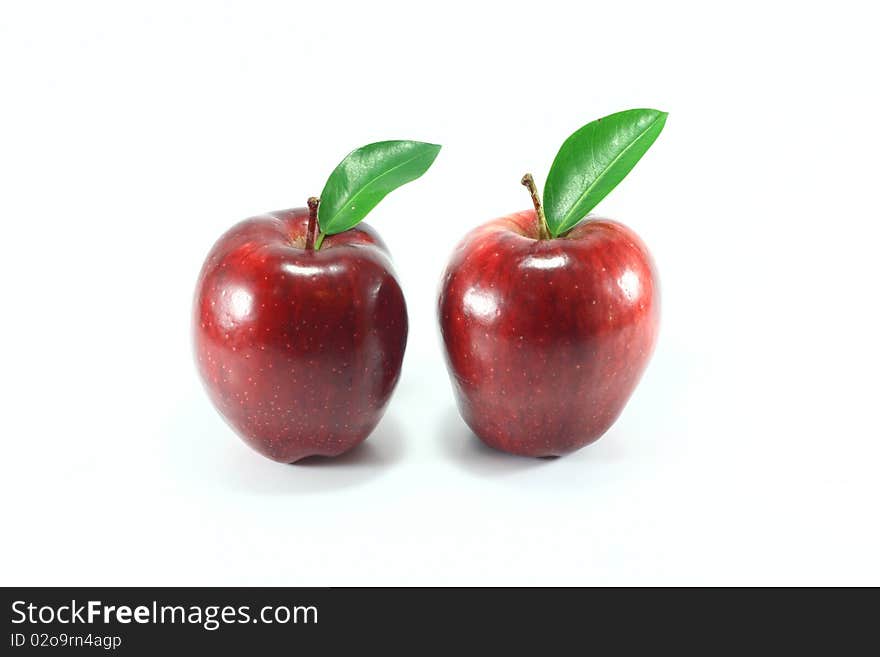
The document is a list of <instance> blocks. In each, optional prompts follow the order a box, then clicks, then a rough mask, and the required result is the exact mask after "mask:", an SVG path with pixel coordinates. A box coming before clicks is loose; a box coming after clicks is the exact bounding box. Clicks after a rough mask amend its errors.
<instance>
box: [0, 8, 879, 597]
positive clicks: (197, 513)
mask: <svg viewBox="0 0 880 657" xmlns="http://www.w3.org/2000/svg"><path fill="white" fill-rule="evenodd" d="M462 4H463V5H464V6H458V5H456V4H454V3H436V4H432V5H427V4H424V3H416V2H399V3H391V2H381V1H373V2H357V3H354V2H353V3H350V4H345V5H343V4H340V3H333V2H309V3H291V2H287V3H261V2H253V1H249V2H240V3H218V2H206V3H188V2H173V3H161V2H144V3H116V2H106V3H97V2H76V3H71V2H54V3H53V2H5V3H4V4H3V8H2V10H0V73H2V78H0V94H2V96H3V100H2V102H0V181H2V183H0V185H2V192H0V224H2V228H3V230H2V245H3V249H2V257H0V274H2V301H0V308H2V324H0V332H2V341H0V342H2V362H0V387H2V391H0V392H2V396H0V399H2V423H3V424H2V450H3V451H2V458H0V468H2V470H0V486H2V488H0V494H2V526H3V534H4V539H3V541H2V546H0V551H2V559H0V579H2V583H3V584H7V585H11V584H21V585H25V584H28V585H49V584H95V585H98V584H102V585H128V584H152V585H159V584H169V585H170V584H179V585H195V584H206V585H208V584H210V585H224V584H232V585H238V584H255V585H263V584H265V585H282V584H284V585H341V584H874V585H877V584H880V563H878V559H877V554H878V552H880V531H878V523H877V516H878V513H877V506H878V501H880V484H878V481H877V471H878V461H880V440H878V439H880V431H878V422H877V418H876V412H875V411H876V408H877V404H878V391H880V386H878V378H877V371H878V366H880V351H878V347H877V336H878V332H880V322H878V319H880V318H878V291H877V287H878V282H880V274H878V258H877V244H878V240H880V230H878V228H877V226H878V219H880V217H878V210H877V195H878V191H880V170H878V166H877V162H878V158H877V152H878V147H880V138H878V130H877V123H878V120H880V118H878V117H880V103H878V90H877V89H878V86H877V62H878V61H880V47H878V42H877V38H876V16H874V17H872V16H871V15H870V14H869V12H871V11H872V10H871V9H870V4H869V3H862V2H847V1H843V0H841V1H838V2H834V3H810V2H806V3H805V2H791V3H785V2H768V1H767V0H762V1H760V2H738V3H728V4H727V5H726V6H724V7H721V6H719V5H718V4H717V3H700V2H694V3H684V2H663V3H659V2H639V3H635V2H603V3H593V2H577V3H575V2H548V1H546V0H542V1H541V2H537V1H533V2H530V3H520V2H511V1H506V2H497V3H477V2H470V3H462ZM639 106H649V107H657V108H659V109H664V110H667V111H669V112H670V116H669V120H668V123H667V126H666V129H665V131H664V132H663V134H662V135H661V136H660V138H659V139H658V141H657V142H656V144H655V145H654V147H653V148H652V149H651V151H650V152H649V153H648V154H647V155H646V157H645V158H644V159H643V160H642V162H641V163H640V164H639V165H638V166H637V167H636V169H635V170H634V171H633V173H632V174H631V176H630V177H629V178H627V180H626V181H624V182H623V183H622V184H621V186H620V187H618V189H617V190H616V191H615V192H614V193H612V195H611V196H610V197H608V198H607V199H606V200H605V201H604V202H603V203H602V204H601V205H600V206H599V208H598V211H599V212H600V213H601V214H603V215H605V216H610V217H613V218H616V219H618V220H620V221H623V222H624V223H626V224H628V225H630V226H631V227H632V228H634V229H635V230H636V231H637V232H638V233H639V234H640V235H641V236H642V238H643V239H644V240H645V241H646V243H647V244H648V245H649V246H650V248H651V249H652V251H653V254H654V256H655V259H656V261H657V263H658V267H659V270H660V274H661V281H662V286H663V293H664V297H663V300H664V306H663V320H662V328H661V336H660V341H659V345H658V349H657V352H656V354H655V357H654V359H653V361H652V363H651V365H650V367H649V369H648V371H647V373H646V375H645V378H644V379H643V381H642V383H641V385H640V387H639V388H638V390H637V391H636V393H635V395H634V396H633V398H632V400H631V402H630V403H629V405H628V407H627V408H626V410H625V411H624V414H623V416H622V417H621V418H620V420H619V421H618V422H617V424H616V425H615V426H614V427H613V428H612V429H611V430H610V431H609V432H608V433H607V434H606V436H605V437H604V438H603V439H602V440H600V441H599V442H598V443H596V444H595V445H593V446H591V447H588V448H586V449H584V450H581V451H580V452H577V453H575V454H573V455H570V456H568V457H565V458H562V459H558V460H554V461H540V460H530V459H523V458H516V457H511V456H508V455H505V454H501V453H497V452H493V451H491V450H489V449H488V448H484V447H482V446H481V444H480V443H478V442H477V441H476V439H475V438H474V437H473V436H472V435H471V434H470V433H469V432H468V431H467V429H466V428H465V426H464V424H463V423H462V421H461V420H460V419H459V416H458V414H457V411H456V410H455V408H454V403H453V397H452V391H451V388H450V386H449V382H448V379H447V376H446V372H445V367H444V364H443V360H442V352H441V344H440V340H439V335H438V331H437V328H436V319H435V309H434V305H435V302H436V292H437V285H438V281H439V278H440V274H441V272H442V269H443V267H444V264H445V261H446V258H447V257H448V255H449V253H450V251H451V249H452V247H453V246H454V244H455V243H456V242H457V241H458V240H459V239H460V238H461V237H462V236H463V235H464V233H465V232H466V231H467V230H469V229H470V228H472V227H474V226H476V225H478V224H479V223H482V222H484V221H487V220H489V219H492V218H494V217H496V216H499V215H502V214H505V213H507V212H509V211H514V210H519V209H524V208H527V207H529V200H528V197H527V194H526V192H525V190H523V188H522V187H520V185H519V179H520V177H521V175H522V174H523V173H524V172H525V171H533V172H534V173H535V175H536V177H537V178H538V181H539V183H541V184H543V180H544V177H545V176H546V173H547V170H548V168H549V165H550V163H551V161H552V159H553V156H554V155H555V153H556V150H557V149H558V147H559V145H560V144H561V143H562V141H563V140H564V138H565V137H566V136H568V134H569V133H571V132H572V131H574V130H575V129H576V128H578V127H580V126H581V125H582V124H583V123H586V122H587V121H589V120H592V119H594V118H597V117H599V116H603V115H605V114H609V113H611V112H614V111H617V110H620V109H625V108H629V107H639ZM394 138H405V139H420V140H426V141H434V142H437V143H441V144H443V145H444V149H443V151H442V152H441V154H440V156H439V157H438V159H437V161H436V163H435V165H434V167H433V168H432V169H431V170H430V171H429V172H428V173H427V174H426V175H425V176H424V177H423V178H422V179H420V180H419V181H417V182H415V183H413V184H411V185H409V186H407V187H405V188H403V189H401V190H399V191H397V192H395V193H394V194H392V195H391V196H389V197H388V199H386V200H385V201H384V202H383V203H382V204H381V205H380V206H379V207H377V208H376V210H375V211H374V212H373V214H372V215H371V217H370V218H369V219H368V221H369V222H370V223H371V224H372V225H373V226H375V227H376V228H377V229H378V230H379V231H380V232H381V233H382V235H383V237H384V238H385V240H386V241H387V243H388V244H389V246H390V248H391V250H392V252H393V254H394V257H395V261H396V266H397V271H398V274H399V276H400V278H401V280H402V284H403V287H404V292H405V293H406V297H407V301H408V304H409V313H410V323H411V329H410V340H409V346H408V350H407V353H406V358H405V362H404V368H403V374H402V379H401V383H400V386H399V388H398V390H397V392H396V394H395V396H394V398H393V400H392V403H391V406H390V408H389V411H388V413H387V415H386V416H385V419H384V420H383V421H382V423H381V424H380V426H379V427H378V429H377V430H376V432H375V433H374V435H373V436H372V437H371V438H370V439H369V440H368V441H367V443H366V444H365V445H364V446H363V447H362V448H360V449H358V450H356V451H355V452H353V453H352V454H350V455H349V456H347V457H343V458H341V459H339V460H338V461H336V462H325V463H319V464H309V465H304V466H286V465H280V464H276V463H273V462H270V461H268V460H265V459H263V458H262V457H260V456H258V455H257V454H256V453H254V452H251V451H250V450H249V449H248V448H246V447H245V446H244V445H243V443H241V441H240V440H239V439H238V438H237V437H236V436H235V435H234V434H233V433H232V432H231V431H230V430H229V429H228V428H227V427H226V425H225V424H224V423H223V422H222V420H221V419H220V417H219V416H218V415H217V414H216V412H215V411H214V410H213V408H212V407H211V405H210V403H209V401H208V399H207V397H206V395H205V394H204V392H203V391H202V389H201V387H200V384H199V381H198V379H197V377H196V373H195V370H194V367H193V364H192V354H191V345H190V328H189V322H190V305H191V300H192V293H193V286H194V283H195V279H196V275H197V272H198V269H199V267H200V265H201V262H202V259H203V258H204V256H205V255H206V253H207V251H208V249H209V248H210V246H211V244H212V243H213V241H214V240H215V239H216V238H217V237H218V236H219V235H220V234H221V233H222V232H223V231H224V230H225V229H227V228H228V227H229V226H231V225H232V224H234V223H235V222H237V221H238V220H240V219H242V218H245V217H247V216H251V215H254V214H258V213H260V212H263V211H266V210H275V209H281V208H286V207H291V206H297V205H303V204H304V202H305V199H306V198H307V197H308V196H309V195H312V194H316V193H319V192H320V190H321V188H322V186H323V183H324V181H325V179H326V177H327V175H328V174H329V173H330V171H331V170H332V169H333V167H334V166H335V165H336V164H337V162H338V161H339V160H340V159H341V158H342V156H343V155H345V154H346V153H347V152H348V151H349V150H351V149H352V148H354V147H356V146H360V145H363V144H366V143H368V142H371V141H376V140H380V139H394ZM548 375H549V373H548Z"/></svg>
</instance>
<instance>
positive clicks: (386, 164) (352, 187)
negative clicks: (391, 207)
mask: <svg viewBox="0 0 880 657" xmlns="http://www.w3.org/2000/svg"><path fill="white" fill-rule="evenodd" d="M439 152H440V146H438V145H436V144H425V143H423V142H420V141H380V142H377V143H375V144H369V145H367V146H363V147H362V148H358V149H357V150H354V151H352V152H351V153H349V154H348V155H347V156H346V157H345V159H344V160H342V162H340V163H339V165H338V166H337V167H336V169H334V170H333V173H331V174H330V178H328V179H327V184H326V185H324V191H323V192H321V205H319V206H318V225H319V227H320V229H321V232H322V233H326V234H327V235H335V234H336V233H341V232H342V231H344V230H348V229H349V228H352V227H354V226H355V225H357V224H358V222H360V221H361V220H362V219H363V218H364V217H366V216H367V213H369V211H370V210H372V209H373V208H374V207H376V204H378V203H379V201H381V200H382V199H383V198H385V196H386V195H387V194H388V192H391V191H393V190H395V189H397V188H398V187H400V186H401V185H405V184H406V183H408V182H411V181H413V180H415V179H416V178H418V177H419V176H421V175H422V174H423V173H425V171H427V170H428V168H429V167H430V166H431V164H432V163H433V162H434V158H436V157H437V153H439Z"/></svg>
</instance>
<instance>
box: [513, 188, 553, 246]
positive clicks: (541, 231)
mask: <svg viewBox="0 0 880 657" xmlns="http://www.w3.org/2000/svg"><path fill="white" fill-rule="evenodd" d="M520 182H521V183H522V185H523V186H524V187H525V188H526V189H528V190H529V194H531V195H532V203H533V204H534V206H535V214H536V215H538V239H541V240H549V239H550V229H549V228H548V227H547V217H546V216H545V215H544V206H543V205H541V196H540V195H539V194H538V186H537V185H536V184H535V179H534V178H533V177H532V174H530V173H527V174H526V175H524V176H523V177H522V180H521V181H520Z"/></svg>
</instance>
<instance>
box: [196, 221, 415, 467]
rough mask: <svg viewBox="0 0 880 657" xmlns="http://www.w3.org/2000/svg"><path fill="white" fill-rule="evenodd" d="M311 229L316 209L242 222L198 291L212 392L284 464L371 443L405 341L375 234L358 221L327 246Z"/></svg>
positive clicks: (240, 428) (203, 360)
mask: <svg viewBox="0 0 880 657" xmlns="http://www.w3.org/2000/svg"><path fill="white" fill-rule="evenodd" d="M308 227H309V210H308V209H306V208H299V209H295V210H285V211H282V212H276V213H273V214H268V215H263V216H259V217H254V218H252V219H248V220H246V221H243V222H242V223H240V224H238V225H237V226H235V227H233V228H232V229H231V230H229V231H228V232H227V233H226V234H225V235H223V236H222V237H221V238H220V240H219V241H218V242H217V243H216V244H215V245H214V247H213V249H212V250H211V252H210V254H209V255H208V257H207V260H206V261H205V264H204V266H203V267H202V271H201V274H200V275H199V280H198V285H197V288H196V298H195V312H194V332H195V350H196V359H197V362H198V370H199V373H200V374H201V377H202V381H203V382H204V384H205V387H206V388H207V391H208V393H209V395H210V397H211V400H212V401H213V402H214V404H215V405H216V407H217V409H218V410H219V411H220V413H221V414H222V415H223V417H224V418H225V419H226V421H227V422H228V423H229V424H230V425H231V426H232V427H233V429H235V430H236V431H237V432H238V433H239V434H240V435H241V437H242V438H243V439H244V440H245V442H246V443H247V444H248V445H250V446H251V447H253V448H254V449H255V450H257V451H258V452H260V453H261V454H263V455H265V456H267V457H269V458H271V459H274V460H276V461H282V462H294V461H298V460H299V459H302V458H304V457H307V456H312V455H323V456H335V455H338V454H341V453H342V452H345V451H347V450H349V449H351V448H352V447H354V446H355V445H357V444H358V443H360V442H361V441H362V440H364V439H365V438H366V437H367V435H369V433H370V432H371V431H372V430H373V428H374V427H375V426H376V424H377V423H378V422H379V419H380V418H381V417H382V414H383V413H384V411H385V408H386V406H387V404H388V401H389V398H390V397H391V393H392V391H393V390H394V387H395V385H396V384H397V380H398V378H399V376H400V366H401V362H402V360H403V352H404V348H405V346H406V338H407V314H406V304H405V302H404V298H403V294H402V292H401V289H400V285H399V284H398V281H397V279H396V277H395V274H394V272H393V269H392V265H391V261H390V258H389V255H388V251H387V249H386V247H385V245H384V244H383V243H382V240H381V239H380V238H379V236H378V235H377V234H376V232H375V231H373V230H372V229H371V228H369V227H368V226H366V225H364V224H360V225H359V226H358V227H356V228H351V229H349V230H346V231H344V232H340V233H338V234H335V235H327V236H326V239H324V240H323V243H322V244H320V249H319V250H317V249H316V248H307V245H306V238H307V231H308ZM312 227H313V229H314V223H313V224H312ZM310 237H311V238H312V240H313V239H314V235H311V236H310ZM312 243H314V242H312Z"/></svg>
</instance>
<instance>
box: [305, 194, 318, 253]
mask: <svg viewBox="0 0 880 657" xmlns="http://www.w3.org/2000/svg"><path fill="white" fill-rule="evenodd" d="M320 202H321V199H319V198H317V197H316V196H312V197H311V198H310V199H309V230H308V232H307V233H306V251H314V250H315V233H316V232H317V228H318V204H319V203H320Z"/></svg>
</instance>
